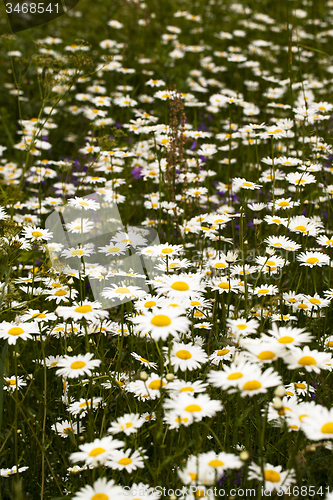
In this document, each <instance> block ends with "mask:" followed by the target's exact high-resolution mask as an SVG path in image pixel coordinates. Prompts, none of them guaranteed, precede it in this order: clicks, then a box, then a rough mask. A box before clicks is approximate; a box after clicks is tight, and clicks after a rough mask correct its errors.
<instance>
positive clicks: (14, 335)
mask: <svg viewBox="0 0 333 500" xmlns="http://www.w3.org/2000/svg"><path fill="white" fill-rule="evenodd" d="M31 333H39V329H38V325H37V323H8V322H7V321H3V322H2V323H0V338H2V339H5V340H8V344H9V345H14V344H16V342H17V340H18V339H22V340H27V339H32V336H31Z"/></svg>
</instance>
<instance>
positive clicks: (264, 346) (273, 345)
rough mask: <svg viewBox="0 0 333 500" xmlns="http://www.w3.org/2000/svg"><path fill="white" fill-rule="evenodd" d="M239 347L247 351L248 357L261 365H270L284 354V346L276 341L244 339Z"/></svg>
mask: <svg viewBox="0 0 333 500" xmlns="http://www.w3.org/2000/svg"><path fill="white" fill-rule="evenodd" d="M241 346H242V347H243V348H244V349H246V350H247V351H248V353H249V354H250V357H251V358H252V359H253V358H254V359H255V360H256V361H257V362H261V363H271V362H273V361H275V360H276V359H278V358H281V357H283V356H284V354H285V349H284V346H282V345H281V344H279V343H278V342H277V341H276V340H274V339H270V340H268V341H262V340H261V339H246V340H244V341H242V342H241Z"/></svg>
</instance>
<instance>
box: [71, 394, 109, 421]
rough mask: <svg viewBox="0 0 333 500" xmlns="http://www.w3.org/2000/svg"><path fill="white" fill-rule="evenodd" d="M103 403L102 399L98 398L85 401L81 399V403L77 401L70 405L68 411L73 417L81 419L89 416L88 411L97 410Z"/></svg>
mask: <svg viewBox="0 0 333 500" xmlns="http://www.w3.org/2000/svg"><path fill="white" fill-rule="evenodd" d="M101 402H102V398H100V397H97V398H94V399H93V400H92V399H87V400H85V399H84V398H81V399H80V400H79V401H75V402H74V403H71V404H70V405H69V408H68V411H69V412H70V413H71V414H72V415H75V416H77V415H80V417H85V416H86V415H87V410H88V409H92V410H93V409H97V408H98V407H99V406H100V404H101Z"/></svg>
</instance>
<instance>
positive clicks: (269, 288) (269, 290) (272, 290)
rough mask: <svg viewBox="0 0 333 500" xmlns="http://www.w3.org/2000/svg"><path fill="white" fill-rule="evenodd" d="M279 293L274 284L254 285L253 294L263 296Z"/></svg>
mask: <svg viewBox="0 0 333 500" xmlns="http://www.w3.org/2000/svg"><path fill="white" fill-rule="evenodd" d="M277 293H279V289H278V287H277V286H276V285H261V286H256V287H255V289H254V291H253V294H254V295H258V297H260V296H265V295H276V294H277Z"/></svg>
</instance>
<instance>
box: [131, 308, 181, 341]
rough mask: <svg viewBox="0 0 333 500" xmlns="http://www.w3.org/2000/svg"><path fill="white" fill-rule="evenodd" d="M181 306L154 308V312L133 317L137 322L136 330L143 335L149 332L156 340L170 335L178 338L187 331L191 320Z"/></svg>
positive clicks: (164, 338) (135, 322)
mask: <svg viewBox="0 0 333 500" xmlns="http://www.w3.org/2000/svg"><path fill="white" fill-rule="evenodd" d="M178 309H179V308H170V307H168V308H157V307H156V308H154V310H153V311H152V312H148V311H146V312H144V314H143V315H140V316H136V317H134V318H131V321H132V322H133V323H134V324H135V331H136V332H140V333H141V335H147V334H149V335H150V336H151V337H152V338H153V339H154V340H159V339H163V340H166V339H167V338H168V336H169V335H172V336H173V337H175V338H178V334H179V333H185V332H186V331H187V330H188V328H189V326H190V324H191V323H190V320H189V319H188V318H186V316H183V313H184V311H183V309H181V310H178Z"/></svg>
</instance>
